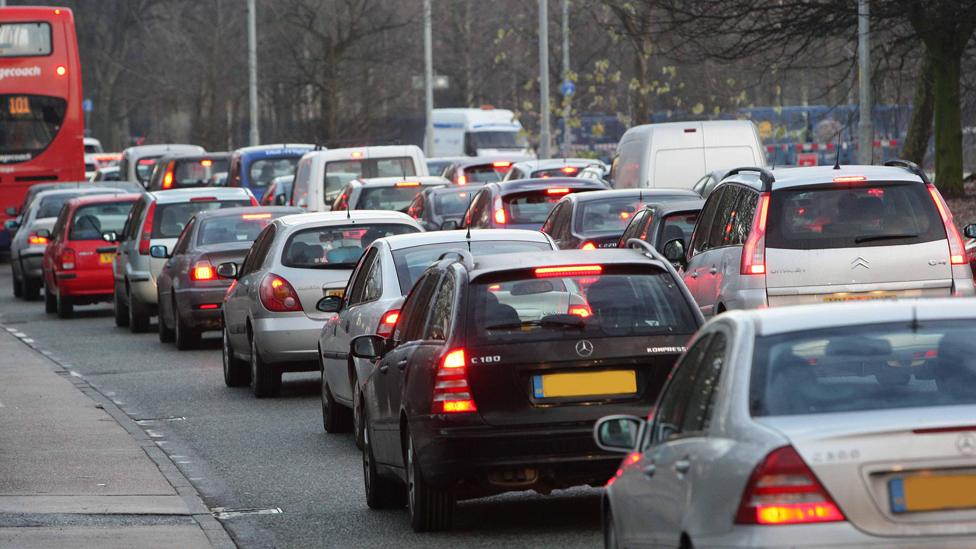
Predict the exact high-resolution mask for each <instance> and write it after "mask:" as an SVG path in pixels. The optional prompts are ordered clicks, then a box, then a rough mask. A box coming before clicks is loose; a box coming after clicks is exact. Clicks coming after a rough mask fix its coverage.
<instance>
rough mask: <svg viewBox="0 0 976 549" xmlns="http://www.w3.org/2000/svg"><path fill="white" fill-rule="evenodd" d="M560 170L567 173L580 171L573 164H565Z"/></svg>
mask: <svg viewBox="0 0 976 549" xmlns="http://www.w3.org/2000/svg"><path fill="white" fill-rule="evenodd" d="M559 171H561V172H563V173H565V174H572V173H576V172H577V171H579V168H574V167H573V166H565V167H563V168H560V170H559Z"/></svg>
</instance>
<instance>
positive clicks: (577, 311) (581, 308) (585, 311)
mask: <svg viewBox="0 0 976 549" xmlns="http://www.w3.org/2000/svg"><path fill="white" fill-rule="evenodd" d="M568 313H569V314H571V315H576V316H578V317H580V318H587V317H591V316H593V310H591V309H590V306H589V305H587V304H586V303H583V304H582V305H570V306H569V311H568Z"/></svg>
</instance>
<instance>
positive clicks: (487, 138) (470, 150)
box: [464, 130, 526, 156]
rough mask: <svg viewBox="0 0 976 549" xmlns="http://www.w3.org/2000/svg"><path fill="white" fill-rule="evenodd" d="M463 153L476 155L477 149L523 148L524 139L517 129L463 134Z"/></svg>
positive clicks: (524, 144) (524, 145)
mask: <svg viewBox="0 0 976 549" xmlns="http://www.w3.org/2000/svg"><path fill="white" fill-rule="evenodd" d="M464 145H465V147H464V148H465V154H467V155H469V156H474V155H477V153H478V149H524V148H525V147H526V143H525V139H524V138H523V137H521V136H519V132H518V131H511V130H507V131H485V132H468V133H466V134H464Z"/></svg>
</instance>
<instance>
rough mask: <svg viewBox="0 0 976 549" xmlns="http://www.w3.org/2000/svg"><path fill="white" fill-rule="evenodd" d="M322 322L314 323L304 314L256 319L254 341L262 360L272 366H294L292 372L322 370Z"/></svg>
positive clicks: (291, 368) (316, 321)
mask: <svg viewBox="0 0 976 549" xmlns="http://www.w3.org/2000/svg"><path fill="white" fill-rule="evenodd" d="M324 323H325V321H323V320H312V319H310V318H308V317H307V316H305V314H304V313H284V314H283V315H282V316H274V317H267V318H258V319H255V320H254V341H255V344H256V346H257V349H258V353H260V355H261V358H262V359H264V360H265V361H267V362H269V363H291V364H292V365H291V366H289V367H287V369H288V370H289V371H296V372H297V371H302V372H305V371H307V372H311V371H315V370H318V369H319V365H318V341H319V334H320V333H321V331H322V325H323V324H324Z"/></svg>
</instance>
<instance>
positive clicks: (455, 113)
mask: <svg viewBox="0 0 976 549" xmlns="http://www.w3.org/2000/svg"><path fill="white" fill-rule="evenodd" d="M432 118H433V125H434V140H433V141H434V143H433V146H432V150H430V151H428V154H429V155H430V156H431V157H439V156H491V155H497V154H511V153H516V154H522V155H528V156H531V157H533V158H534V157H535V154H534V153H533V152H532V150H531V149H529V143H528V140H527V139H526V138H525V135H524V133H523V131H522V123H521V122H519V120H518V118H516V117H515V113H513V112H512V111H510V110H508V109H496V108H493V107H481V108H480V109H434V111H433V116H432Z"/></svg>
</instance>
